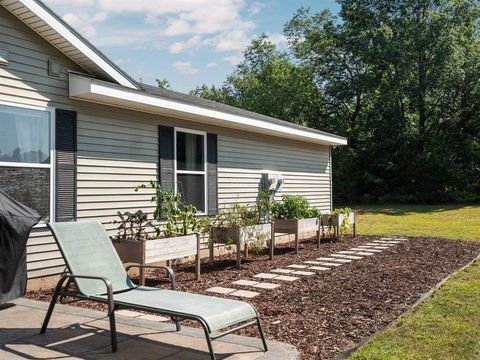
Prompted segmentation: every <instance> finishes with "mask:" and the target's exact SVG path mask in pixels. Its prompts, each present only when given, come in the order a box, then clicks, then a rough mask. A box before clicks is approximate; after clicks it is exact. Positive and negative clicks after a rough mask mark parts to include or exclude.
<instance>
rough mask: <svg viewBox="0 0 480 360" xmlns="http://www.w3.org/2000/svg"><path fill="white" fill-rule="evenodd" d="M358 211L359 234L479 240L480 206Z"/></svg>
mask: <svg viewBox="0 0 480 360" xmlns="http://www.w3.org/2000/svg"><path fill="white" fill-rule="evenodd" d="M357 211H359V216H358V226H357V231H358V233H360V234H369V235H405V236H408V235H415V236H431V237H443V238H447V239H455V240H456V239H460V240H472V241H480V206H459V205H446V206H438V205H437V206H434V205H396V206H385V207H379V206H363V207H360V208H358V209H357Z"/></svg>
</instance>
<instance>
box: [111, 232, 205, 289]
mask: <svg viewBox="0 0 480 360" xmlns="http://www.w3.org/2000/svg"><path fill="white" fill-rule="evenodd" d="M113 246H114V247H115V249H116V250H117V253H118V255H119V256H120V259H121V260H122V261H123V262H132V263H137V264H152V263H157V262H160V261H170V260H174V259H179V258H182V257H186V256H195V276H196V278H197V280H198V279H199V278H200V236H199V235H197V234H192V235H186V236H177V237H171V238H163V239H149V240H139V241H135V240H122V241H116V242H114V243H113ZM140 283H141V284H142V285H144V284H145V270H144V269H143V268H141V269H140Z"/></svg>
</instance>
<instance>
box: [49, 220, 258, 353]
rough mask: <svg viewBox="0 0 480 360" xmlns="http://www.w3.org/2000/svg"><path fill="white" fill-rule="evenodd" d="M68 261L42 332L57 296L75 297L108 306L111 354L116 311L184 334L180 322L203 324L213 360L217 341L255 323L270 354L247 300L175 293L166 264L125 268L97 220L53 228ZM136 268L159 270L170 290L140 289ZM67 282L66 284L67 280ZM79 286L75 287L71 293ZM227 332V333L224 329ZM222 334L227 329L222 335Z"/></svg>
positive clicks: (170, 271)
mask: <svg viewBox="0 0 480 360" xmlns="http://www.w3.org/2000/svg"><path fill="white" fill-rule="evenodd" d="M48 227H49V228H50V229H51V231H52V233H53V235H54V237H55V240H56V242H57V244H58V246H59V248H60V251H61V253H62V255H63V258H64V259H65V263H66V265H67V268H68V271H69V273H68V274H65V275H63V276H62V277H61V279H60V281H59V282H58V284H57V287H56V288H55V292H54V295H53V298H52V301H51V303H50V306H49V308H48V312H47V314H46V316H45V320H44V322H43V325H42V329H41V331H40V333H44V332H45V331H46V329H47V326H48V322H49V320H50V317H51V315H52V312H53V308H54V307H55V303H56V302H57V299H58V297H59V296H60V299H61V300H62V299H63V298H65V297H73V298H76V299H79V300H91V301H96V302H100V303H105V304H108V316H109V319H110V335H111V343H112V351H113V352H116V351H117V335H116V329H115V310H116V309H119V308H130V309H137V310H145V311H149V312H152V313H158V314H163V315H167V316H170V317H171V318H172V320H173V321H174V322H175V323H176V329H177V331H180V329H181V327H180V321H182V320H186V319H188V320H195V321H198V322H199V323H200V324H201V325H202V327H203V329H204V332H205V337H206V339H207V344H208V349H209V351H210V357H211V359H215V353H214V351H213V347H212V340H215V339H218V338H220V337H222V336H225V335H227V334H230V333H232V332H235V331H237V330H240V329H242V328H245V327H247V326H252V325H256V326H257V327H258V330H259V332H260V336H261V338H262V342H263V346H264V349H265V351H267V343H266V341H265V337H264V334H263V331H262V328H261V325H260V319H259V317H258V314H257V312H256V310H255V309H254V308H253V306H251V305H250V304H247V303H245V302H242V301H236V300H228V299H222V298H217V297H211V296H205V295H198V294H191V293H186V292H179V291H175V286H176V284H175V277H174V273H173V271H172V269H170V268H169V267H166V266H149V265H132V266H129V267H127V269H124V267H123V265H122V262H121V261H120V259H119V257H118V255H117V253H116V251H115V249H114V247H113V245H112V243H111V241H110V239H109V237H108V235H107V233H106V232H105V230H104V229H103V227H102V225H101V224H99V223H97V222H78V223H76V222H72V223H51V224H48ZM131 267H147V268H160V269H163V270H165V271H166V272H167V273H168V276H169V279H170V284H171V290H165V289H158V288H153V287H146V286H136V285H135V284H133V282H132V281H131V280H130V278H129V276H128V274H127V272H128V270H129V268H131ZM66 280H68V282H67V284H66V286H64V284H65V281H66ZM73 282H75V284H76V287H75V288H73V289H72V286H71V285H72V284H73ZM225 329H227V330H225ZM220 330H224V331H223V332H220Z"/></svg>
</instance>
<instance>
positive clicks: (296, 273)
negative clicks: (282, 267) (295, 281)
mask: <svg viewBox="0 0 480 360" xmlns="http://www.w3.org/2000/svg"><path fill="white" fill-rule="evenodd" d="M310 269H311V268H310ZM292 274H295V275H303V276H310V275H315V273H314V272H311V271H294V272H292Z"/></svg>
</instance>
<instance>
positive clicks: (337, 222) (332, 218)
mask: <svg viewBox="0 0 480 360" xmlns="http://www.w3.org/2000/svg"><path fill="white" fill-rule="evenodd" d="M347 219H348V223H349V225H352V229H353V237H356V235H357V234H356V226H355V212H354V211H352V212H350V213H349V214H348V215H347V214H342V213H341V214H327V215H322V226H324V227H333V228H334V231H335V237H336V238H337V239H338V238H340V228H341V227H342V225H343V222H344V221H345V220H347Z"/></svg>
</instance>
